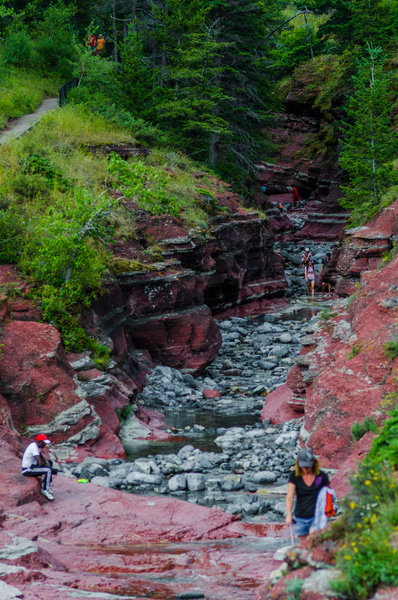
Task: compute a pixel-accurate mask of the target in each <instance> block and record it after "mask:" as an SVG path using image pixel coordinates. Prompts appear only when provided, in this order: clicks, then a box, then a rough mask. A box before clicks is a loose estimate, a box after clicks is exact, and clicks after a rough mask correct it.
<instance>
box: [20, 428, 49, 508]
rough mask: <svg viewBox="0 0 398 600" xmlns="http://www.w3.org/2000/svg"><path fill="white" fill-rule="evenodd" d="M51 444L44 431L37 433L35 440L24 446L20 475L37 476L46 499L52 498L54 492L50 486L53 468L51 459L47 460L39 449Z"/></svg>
mask: <svg viewBox="0 0 398 600" xmlns="http://www.w3.org/2000/svg"><path fill="white" fill-rule="evenodd" d="M49 444H51V441H50V440H49V439H48V437H47V436H46V435H45V434H44V433H39V434H38V435H37V436H36V440H35V441H34V442H31V443H30V444H29V446H28V447H27V448H26V450H25V452H24V453H23V457H22V475H25V477H37V479H38V480H39V481H40V491H41V493H42V494H43V496H45V497H46V498H47V500H54V493H53V491H52V489H51V487H50V484H51V481H52V476H53V468H52V460H47V459H46V458H45V457H44V456H43V454H42V452H41V450H42V449H43V448H45V447H46V446H48V445H49Z"/></svg>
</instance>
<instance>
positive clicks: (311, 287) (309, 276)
mask: <svg viewBox="0 0 398 600" xmlns="http://www.w3.org/2000/svg"><path fill="white" fill-rule="evenodd" d="M304 275H305V281H306V282H307V296H308V298H309V297H310V292H311V296H312V299H313V300H314V299H315V279H316V272H315V266H314V263H313V262H312V260H311V259H309V260H308V262H307V264H306V265H305V267H304Z"/></svg>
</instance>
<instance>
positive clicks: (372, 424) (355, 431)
mask: <svg viewBox="0 0 398 600" xmlns="http://www.w3.org/2000/svg"><path fill="white" fill-rule="evenodd" d="M368 431H373V433H376V432H377V431H378V427H377V423H376V419H375V418H374V417H370V416H366V417H365V418H364V420H363V423H362V424H361V423H359V421H355V423H354V425H353V426H352V427H351V436H352V437H353V438H354V440H357V441H358V440H360V439H361V438H362V437H363V436H364V435H365V433H367V432H368Z"/></svg>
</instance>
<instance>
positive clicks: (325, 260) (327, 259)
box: [321, 252, 332, 298]
mask: <svg viewBox="0 0 398 600" xmlns="http://www.w3.org/2000/svg"><path fill="white" fill-rule="evenodd" d="M329 262H330V252H326V256H325V258H323V259H322V264H321V281H322V296H324V295H325V287H326V286H327V287H328V292H329V298H331V296H332V286H331V282H330V279H328V277H327V275H325V271H326V268H327V266H328V263H329Z"/></svg>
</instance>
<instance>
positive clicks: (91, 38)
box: [86, 35, 97, 54]
mask: <svg viewBox="0 0 398 600" xmlns="http://www.w3.org/2000/svg"><path fill="white" fill-rule="evenodd" d="M86 45H87V46H88V47H89V48H90V49H91V51H92V53H93V54H95V53H96V52H97V38H96V37H95V35H88V36H87V37H86Z"/></svg>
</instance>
